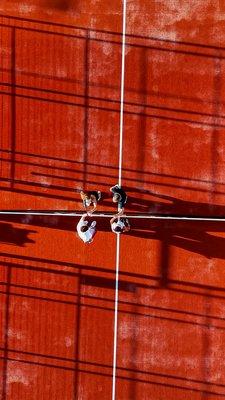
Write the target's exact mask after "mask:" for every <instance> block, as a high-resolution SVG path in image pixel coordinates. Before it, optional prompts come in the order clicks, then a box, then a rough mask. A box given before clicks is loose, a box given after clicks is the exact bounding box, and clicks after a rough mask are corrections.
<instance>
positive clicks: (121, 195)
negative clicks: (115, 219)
mask: <svg viewBox="0 0 225 400" xmlns="http://www.w3.org/2000/svg"><path fill="white" fill-rule="evenodd" d="M110 192H112V193H113V199H112V200H113V203H118V214H117V215H121V214H123V212H124V204H126V202H127V195H126V193H125V191H124V190H123V189H122V188H121V187H119V185H115V186H112V187H111V188H110Z"/></svg>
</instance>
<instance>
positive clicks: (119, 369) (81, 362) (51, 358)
mask: <svg viewBox="0 0 225 400" xmlns="http://www.w3.org/2000/svg"><path fill="white" fill-rule="evenodd" d="M3 350H4V348H1V347H0V351H3ZM8 351H9V352H10V353H15V354H22V355H28V356H32V357H41V358H47V359H50V360H55V361H56V360H57V361H66V362H76V363H79V364H81V365H87V366H93V367H101V368H107V369H111V368H112V366H111V365H110V364H105V363H97V362H91V361H86V360H85V361H84V360H80V359H76V358H75V359H74V358H66V357H59V356H56V355H50V354H43V353H36V352H35V353H34V352H28V351H22V350H17V349H11V348H9V349H8ZM117 369H118V371H121V372H123V371H124V372H128V373H130V372H134V373H137V374H144V375H150V376H157V377H162V378H168V379H177V380H180V381H184V382H191V383H200V384H206V385H214V386H216V387H218V388H219V387H221V388H223V387H225V384H220V383H214V382H212V381H207V382H206V381H203V380H199V379H194V378H187V377H183V376H177V375H172V374H160V373H157V372H152V371H151V372H150V371H144V370H140V369H138V368H126V367H122V366H119V365H118V367H117Z"/></svg>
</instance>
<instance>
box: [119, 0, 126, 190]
mask: <svg viewBox="0 0 225 400" xmlns="http://www.w3.org/2000/svg"><path fill="white" fill-rule="evenodd" d="M126 5H127V4H126V0H123V36H122V64H121V87H120V90H121V91H120V147H119V179H118V185H119V186H121V180H122V162H123V153H122V152H123V108H124V77H125V49H126Z"/></svg>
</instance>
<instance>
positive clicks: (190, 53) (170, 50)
mask: <svg viewBox="0 0 225 400" xmlns="http://www.w3.org/2000/svg"><path fill="white" fill-rule="evenodd" d="M0 26H1V27H3V28H13V26H12V25H10V24H6V23H0ZM15 29H16V30H18V31H25V32H37V33H40V34H45V35H54V36H61V37H66V38H71V39H80V40H85V37H84V36H82V35H81V34H80V35H78V34H76V35H75V34H68V33H63V32H57V31H48V30H43V29H38V28H32V27H25V26H23V27H21V26H15ZM90 39H91V40H92V41H93V42H100V43H110V44H114V45H117V46H121V41H120V40H119V41H116V40H109V39H106V38H104V39H101V38H97V37H91V38H90ZM126 46H127V47H135V48H141V49H144V48H146V49H148V50H158V51H163V52H168V53H176V54H182V55H185V56H187V55H188V56H192V57H201V58H210V59H218V58H219V59H220V60H224V59H225V57H224V56H222V55H220V54H217V55H214V54H208V53H202V52H196V51H190V50H183V49H175V48H163V47H159V46H156V45H149V44H139V43H130V42H129V41H127V43H126Z"/></svg>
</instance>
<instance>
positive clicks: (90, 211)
mask: <svg viewBox="0 0 225 400" xmlns="http://www.w3.org/2000/svg"><path fill="white" fill-rule="evenodd" d="M96 208H97V202H96V201H93V208H92V209H91V210H89V211H88V215H91V214H93V212H95V210H96Z"/></svg>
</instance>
